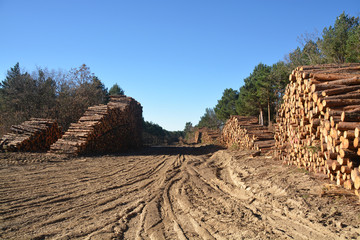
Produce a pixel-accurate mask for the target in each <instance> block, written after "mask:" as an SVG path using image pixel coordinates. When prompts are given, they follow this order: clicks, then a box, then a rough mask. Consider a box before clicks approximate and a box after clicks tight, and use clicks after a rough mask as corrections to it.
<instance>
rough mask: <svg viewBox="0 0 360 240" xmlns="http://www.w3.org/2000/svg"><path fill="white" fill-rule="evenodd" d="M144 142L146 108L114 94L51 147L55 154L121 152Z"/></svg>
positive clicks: (93, 107) (128, 98) (72, 125)
mask: <svg viewBox="0 0 360 240" xmlns="http://www.w3.org/2000/svg"><path fill="white" fill-rule="evenodd" d="M141 145H142V107H141V105H140V104H139V103H138V102H136V101H135V100H134V99H133V98H130V97H126V96H111V99H110V102H109V103H108V104H107V105H103V104H101V105H97V106H92V107H89V108H88V109H87V111H86V112H85V114H84V115H83V116H82V117H81V118H80V119H79V121H78V122H77V123H72V124H71V125H70V127H69V129H68V131H67V132H66V133H65V134H64V135H63V137H62V138H61V139H59V140H58V141H57V142H56V143H54V144H53V145H52V146H51V147H50V152H51V153H59V154H68V155H83V154H91V153H105V152H106V153H109V152H121V151H124V150H128V149H130V148H138V147H140V146H141Z"/></svg>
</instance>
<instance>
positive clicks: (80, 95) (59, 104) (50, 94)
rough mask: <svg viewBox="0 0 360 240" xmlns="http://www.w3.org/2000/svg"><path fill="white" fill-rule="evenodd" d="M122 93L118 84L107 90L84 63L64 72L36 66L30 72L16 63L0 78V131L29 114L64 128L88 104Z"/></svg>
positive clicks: (73, 120) (80, 114) (76, 117)
mask: <svg viewBox="0 0 360 240" xmlns="http://www.w3.org/2000/svg"><path fill="white" fill-rule="evenodd" d="M123 94H124V90H123V89H122V88H121V87H119V85H118V84H114V86H113V87H112V88H110V90H109V91H108V90H107V88H106V87H105V85H104V84H103V83H102V82H101V80H100V79H99V78H98V77H97V76H95V74H94V73H92V72H91V71H90V68H89V67H88V66H86V65H85V64H83V65H81V66H80V67H78V68H72V69H70V70H69V71H67V72H64V71H60V70H59V71H55V70H52V71H49V70H48V69H46V68H38V69H36V71H33V72H32V73H31V74H30V73H28V72H26V71H23V70H21V68H20V64H19V63H16V64H15V66H14V67H12V68H10V70H8V72H7V75H6V77H5V79H4V80H3V81H1V82H0V112H1V115H0V135H3V134H4V133H6V132H8V130H9V128H10V126H11V125H14V124H20V123H21V122H23V121H25V120H28V119H30V118H31V117H38V118H51V119H55V120H56V121H57V122H58V123H59V125H60V126H61V127H62V129H63V130H66V129H67V128H68V127H69V125H70V123H72V122H77V120H78V119H79V118H80V117H81V116H82V115H83V114H84V112H85V111H86V109H87V108H88V107H89V106H92V105H97V104H106V103H107V102H108V101H109V96H110V95H123Z"/></svg>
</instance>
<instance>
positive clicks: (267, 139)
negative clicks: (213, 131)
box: [221, 116, 275, 152]
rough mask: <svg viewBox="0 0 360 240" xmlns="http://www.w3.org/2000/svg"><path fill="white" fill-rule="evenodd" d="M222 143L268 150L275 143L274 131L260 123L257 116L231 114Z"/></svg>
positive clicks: (223, 132) (263, 150)
mask: <svg viewBox="0 0 360 240" xmlns="http://www.w3.org/2000/svg"><path fill="white" fill-rule="evenodd" d="M221 139H222V143H223V145H225V146H226V147H227V148H232V147H236V148H239V149H250V150H261V151H262V152H267V151H269V150H271V149H272V148H273V147H274V145H275V140H274V133H273V132H272V131H270V130H269V129H268V127H265V126H262V125H259V124H258V119H257V117H246V116H231V117H230V119H229V120H227V122H226V124H225V126H224V128H223V130H222V137H221Z"/></svg>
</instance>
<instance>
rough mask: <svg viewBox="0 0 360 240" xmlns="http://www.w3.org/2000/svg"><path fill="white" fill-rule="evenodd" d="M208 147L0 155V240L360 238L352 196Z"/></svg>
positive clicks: (267, 159) (265, 161) (359, 213)
mask: <svg viewBox="0 0 360 240" xmlns="http://www.w3.org/2000/svg"><path fill="white" fill-rule="evenodd" d="M250 153H251V152H231V151H228V150H218V149H216V148H214V147H211V146H207V147H168V148H165V147H162V148H149V149H147V150H144V151H143V152H137V153H135V154H131V155H130V154H129V155H117V156H116V155H109V156H97V157H81V158H73V159H65V160H64V159H61V158H58V157H51V156H44V155H41V154H32V155H31V154H28V155H26V154H18V155H9V154H7V155H6V154H3V155H1V156H0V157H1V158H2V160H1V162H0V163H1V166H0V185H1V188H0V204H1V205H0V206H1V207H0V217H1V226H0V227H1V229H0V238H2V239H76V238H79V239H326V240H330V239H360V237H359V236H360V228H359V225H360V207H359V205H358V198H357V197H355V196H354V195H352V194H351V193H350V192H346V191H345V190H341V189H338V188H336V187H335V186H333V185H332V184H330V183H329V182H326V181H325V180H324V179H322V178H321V176H320V177H317V176H314V175H312V174H309V173H307V172H304V171H302V170H299V169H296V168H292V167H287V166H282V165H281V164H280V163H279V162H277V161H274V160H273V159H272V157H271V156H259V157H254V158H252V157H251V156H250Z"/></svg>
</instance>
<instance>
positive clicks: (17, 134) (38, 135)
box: [0, 118, 62, 152]
mask: <svg viewBox="0 0 360 240" xmlns="http://www.w3.org/2000/svg"><path fill="white" fill-rule="evenodd" d="M10 131H11V132H10V133H8V134H6V135H4V136H3V137H2V138H1V139H0V150H1V151H6V152H44V151H47V150H49V149H50V145H51V144H53V143H54V142H56V140H58V138H60V137H61V135H62V131H61V128H60V127H59V126H58V124H57V122H55V121H54V120H52V119H44V118H31V119H30V120H29V121H25V122H23V123H22V124H21V125H13V126H11V128H10Z"/></svg>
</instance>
